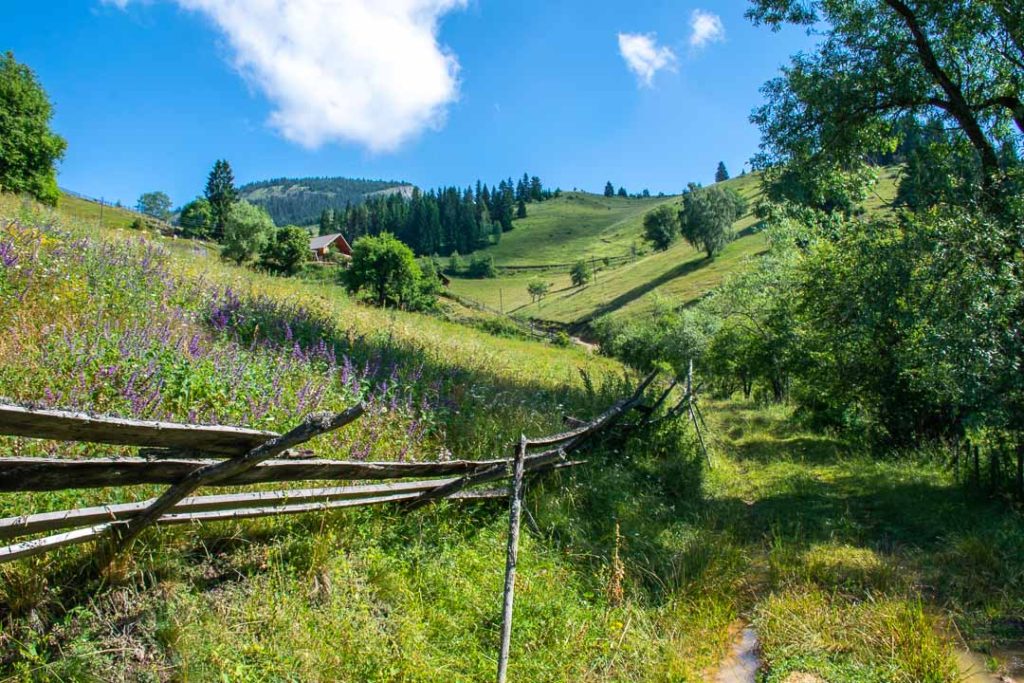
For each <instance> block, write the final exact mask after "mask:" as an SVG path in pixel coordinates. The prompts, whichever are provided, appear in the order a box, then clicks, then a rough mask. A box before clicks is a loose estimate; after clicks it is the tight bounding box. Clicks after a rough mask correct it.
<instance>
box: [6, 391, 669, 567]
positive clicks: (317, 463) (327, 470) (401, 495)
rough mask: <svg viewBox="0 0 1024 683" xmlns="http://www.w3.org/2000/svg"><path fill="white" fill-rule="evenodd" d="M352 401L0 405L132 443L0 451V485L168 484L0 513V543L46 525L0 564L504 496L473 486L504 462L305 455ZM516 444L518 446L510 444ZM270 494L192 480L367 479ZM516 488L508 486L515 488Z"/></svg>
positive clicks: (40, 434) (557, 438)
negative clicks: (241, 526)
mask: <svg viewBox="0 0 1024 683" xmlns="http://www.w3.org/2000/svg"><path fill="white" fill-rule="evenodd" d="M653 380H654V376H653V375H651V376H649V377H647V378H645V379H644V381H643V382H641V384H640V385H639V387H638V388H637V390H636V391H635V392H634V394H633V395H632V396H630V397H628V398H626V399H623V400H621V401H619V402H618V403H616V404H615V405H614V406H612V407H611V408H609V409H608V410H607V411H606V412H605V413H603V414H602V415H600V416H598V417H597V418H596V419H594V420H592V421H590V422H587V423H584V424H581V425H580V426H579V427H577V428H576V429H573V430H571V431H568V432H564V433H561V434H555V435H552V436H546V437H540V438H536V439H528V440H526V441H525V444H526V446H525V448H528V449H538V450H539V449H544V450H541V451H540V452H533V453H529V454H528V453H526V451H525V450H524V451H523V453H522V463H521V467H522V472H523V473H524V474H538V473H541V472H544V471H547V470H551V469H554V468H557V467H567V466H574V465H578V464H581V461H579V460H571V459H570V458H569V455H570V454H572V453H573V452H575V451H578V450H579V449H580V448H581V447H582V446H583V445H584V444H585V443H586V441H587V440H588V439H590V438H591V437H593V436H594V435H596V434H598V433H600V432H601V431H603V430H605V429H607V428H609V427H610V426H612V425H613V424H614V423H616V422H617V421H618V420H619V419H620V418H621V417H622V416H623V415H624V414H626V413H627V412H629V411H631V410H633V409H635V408H637V407H639V406H640V405H641V403H642V402H643V399H644V393H645V391H646V390H647V388H648V386H649V385H650V384H651V382H652V381H653ZM364 410H365V408H364V407H363V406H362V405H361V404H357V405H355V406H352V407H350V408H349V409H347V410H345V411H343V412H341V413H336V414H315V415H311V416H308V417H306V418H305V419H304V420H303V421H302V422H301V423H300V424H299V425H298V426H297V427H295V428H294V429H292V430H291V431H289V432H287V433H285V434H277V433H275V432H268V431H260V430H254V429H245V428H241V427H225V426H202V425H188V424H178V423H170V422H153V421H141V420H129V419H122V418H113V417H100V416H94V415H88V414H85V413H79V412H68V411H60V410H40V409H34V408H27V407H23V406H17V405H0V434H2V435H9V436H19V437H28V438H38V439H49V440H59V441H68V442H72V441H74V442H85V443H94V444H103V445H112V446H130V447H134V448H137V449H138V456H135V457H66V458H60V457H13V456H12V457H0V492H2V493H11V492H35V491H56V490H65V489H87V488H106V487H121V486H137V485H142V484H149V485H160V484H163V485H167V486H168V488H167V489H166V490H165V491H164V492H163V493H162V494H161V495H159V496H157V497H156V498H151V499H148V500H142V501H138V502H131V503H118V504H111V505H98V506H90V507H81V508H75V509H70V510H58V511H51V512H38V513H27V514H23V515H19V516H16V517H9V518H6V519H0V540H8V539H16V538H18V537H20V536H29V535H38V534H43V533H50V532H59V533H50V535H48V536H43V537H38V538H32V539H30V540H26V541H21V542H18V543H13V544H11V545H8V546H6V547H0V563H2V562H8V561H12V560H17V559H20V558H24V557H30V556H32V555H38V554H41V553H45V552H48V551H51V550H55V549H57V548H62V547H65V546H69V545H76V544H81V543H87V542H90V541H97V540H103V539H107V540H109V541H110V542H112V543H113V549H114V550H115V551H117V550H123V549H125V548H127V547H128V546H129V545H130V544H131V542H132V541H133V539H134V538H136V537H137V536H138V534H139V533H141V532H142V531H143V530H144V529H146V528H147V527H149V526H151V525H170V524H198V523H202V522H212V521H223V520H235V519H246V518H253V517H265V516H270V515H281V514H299V513H306V512H315V511H323V510H332V509H337V508H345V507H354V506H360V505H381V504H401V505H403V506H405V507H406V508H407V509H415V508H418V507H421V506H423V505H427V504H430V503H432V502H435V501H438V500H442V499H452V500H475V499H490V498H504V497H507V496H509V491H508V490H507V489H505V488H499V489H494V488H490V489H487V488H480V487H481V486H482V485H484V484H488V483H492V482H495V481H499V480H503V479H508V478H510V477H511V475H512V462H513V461H512V459H511V457H510V458H502V459H495V460H449V461H444V462H351V461H342V460H326V459H319V458H312V457H308V452H307V453H303V452H301V451H298V450H297V449H298V448H299V447H300V446H302V445H303V444H305V443H306V442H307V441H309V440H311V439H313V438H315V437H317V436H319V435H322V434H325V433H328V432H330V431H334V430H336V429H340V428H342V427H344V426H346V425H348V424H351V423H352V422H355V421H356V420H358V419H359V418H360V417H361V416H362V414H363V412H364ZM517 452H518V449H517ZM373 480H382V481H387V480H400V481H390V482H389V483H378V484H372V483H358V484H352V483H349V484H345V485H337V486H323V487H310V488H292V489H287V488H286V489H280V490H271V491H249V492H239V493H218V494H216V495H194V494H195V492H196V490H197V489H199V488H201V487H209V486H217V487H234V486H249V485H254V484H268V483H288V482H304V481H310V482H313V481H324V482H331V481H333V482H339V483H345V482H366V481H373ZM513 493H514V492H513Z"/></svg>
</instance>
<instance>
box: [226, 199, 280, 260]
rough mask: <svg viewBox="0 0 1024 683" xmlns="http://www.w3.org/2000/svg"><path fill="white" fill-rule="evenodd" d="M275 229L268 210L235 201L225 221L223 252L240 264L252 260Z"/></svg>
mask: <svg viewBox="0 0 1024 683" xmlns="http://www.w3.org/2000/svg"><path fill="white" fill-rule="evenodd" d="M275 231H276V228H275V227H274V221H272V220H271V219H270V215H269V214H268V213H267V212H266V211H264V210H263V209H261V208H260V207H258V206H253V205H252V204H250V203H249V202H244V201H243V202H235V203H234V204H232V205H231V208H230V210H229V211H228V215H227V220H226V221H225V223H224V235H223V242H224V247H223V249H222V250H221V254H222V255H223V256H224V258H227V259H231V260H232V261H234V262H235V263H238V264H242V263H245V262H247V261H251V260H253V259H254V258H255V257H256V255H257V254H259V253H261V252H262V251H263V250H264V249H265V248H266V246H267V243H268V242H269V241H270V240H271V239H272V238H273V236H274V232H275Z"/></svg>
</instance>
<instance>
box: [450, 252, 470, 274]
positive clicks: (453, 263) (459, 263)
mask: <svg viewBox="0 0 1024 683" xmlns="http://www.w3.org/2000/svg"><path fill="white" fill-rule="evenodd" d="M465 269H466V262H465V260H464V259H463V258H462V256H460V255H459V252H457V251H453V252H452V253H451V256H449V257H448V274H449V275H461V274H462V272H463V271H464V270H465Z"/></svg>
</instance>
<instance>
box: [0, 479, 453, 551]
mask: <svg viewBox="0 0 1024 683" xmlns="http://www.w3.org/2000/svg"><path fill="white" fill-rule="evenodd" d="M447 481H452V480H451V479H428V480H425V481H402V482H396V483H391V484H373V485H369V486H335V487H330V488H306V489H287V490H282V491H251V492H248V493H233V494H222V495H212V496H193V497H190V498H185V499H183V500H182V501H181V502H180V503H178V504H177V505H175V506H174V507H173V508H172V509H171V512H174V513H189V512H209V511H214V510H224V509H231V508H245V507H266V506H268V505H277V504H296V505H297V504H301V503H311V502H326V501H331V500H346V499H353V498H369V497H372V496H381V495H390V494H395V493H414V492H419V491H426V490H428V489H431V488H434V487H436V486H438V485H439V484H443V483H445V482H447ZM154 500H155V499H150V500H143V501H139V502H135V503H119V504H115V505H97V506H93V507H87V508H78V509H75V510H57V511H54V512H41V513H37V514H33V515H20V516H18V517H8V518H6V519H0V539H4V538H13V537H15V536H23V535H26V534H36V533H40V532H43V531H54V530H57V529H70V528H74V527H80V526H88V525H92V524H101V523H105V522H115V521H120V520H124V519H127V518H129V517H131V516H132V515H133V514H136V513H138V512H139V511H141V510H144V509H146V507H148V506H149V505H151V504H152V503H153V501H154Z"/></svg>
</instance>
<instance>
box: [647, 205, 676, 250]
mask: <svg viewBox="0 0 1024 683" xmlns="http://www.w3.org/2000/svg"><path fill="white" fill-rule="evenodd" d="M678 236H679V217H678V214H677V213H676V211H675V209H673V208H672V207H670V206H666V205H664V204H662V205H661V206H659V207H658V208H656V209H654V210H653V211H649V212H648V213H647V214H646V215H645V216H644V239H645V240H647V241H648V242H650V243H651V244H652V245H654V248H655V249H657V250H658V251H665V250H666V249H668V248H669V247H670V246H672V243H673V242H675V241H676V238H677V237H678Z"/></svg>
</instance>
